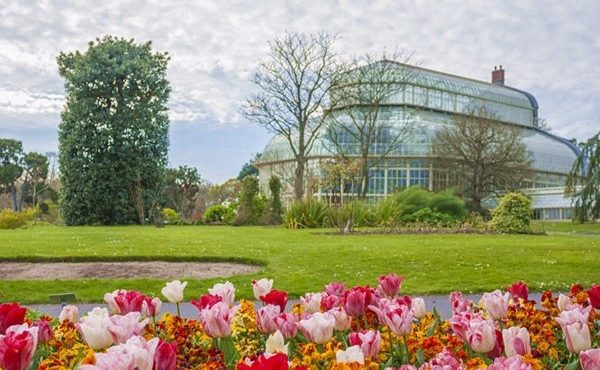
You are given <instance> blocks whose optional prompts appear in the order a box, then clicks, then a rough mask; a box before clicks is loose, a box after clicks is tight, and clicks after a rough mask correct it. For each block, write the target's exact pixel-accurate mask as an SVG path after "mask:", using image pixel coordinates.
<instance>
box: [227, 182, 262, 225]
mask: <svg viewBox="0 0 600 370" xmlns="http://www.w3.org/2000/svg"><path fill="white" fill-rule="evenodd" d="M258 191H259V188H258V179H257V178H256V177H254V176H246V177H244V179H243V180H242V193H241V195H240V204H239V207H238V210H237V214H236V215H235V218H234V220H233V224H234V225H257V224H258V220H259V218H260V215H261V213H262V210H263V209H264V199H260V198H258V197H257V196H258Z"/></svg>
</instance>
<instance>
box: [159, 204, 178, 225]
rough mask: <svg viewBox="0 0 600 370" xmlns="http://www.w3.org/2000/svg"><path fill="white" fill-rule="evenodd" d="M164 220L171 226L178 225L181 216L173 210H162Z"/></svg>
mask: <svg viewBox="0 0 600 370" xmlns="http://www.w3.org/2000/svg"><path fill="white" fill-rule="evenodd" d="M162 215H163V219H164V220H165V221H166V222H167V223H168V224H171V225H176V224H178V223H179V222H180V221H181V215H180V214H179V213H177V211H176V210H174V209H173V208H163V209H162Z"/></svg>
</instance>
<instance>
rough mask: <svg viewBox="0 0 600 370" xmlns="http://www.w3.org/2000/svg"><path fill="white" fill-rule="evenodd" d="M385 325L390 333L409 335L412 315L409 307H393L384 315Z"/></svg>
mask: <svg viewBox="0 0 600 370" xmlns="http://www.w3.org/2000/svg"><path fill="white" fill-rule="evenodd" d="M385 318H386V321H385V323H386V324H387V326H388V327H389V328H390V330H391V331H392V333H394V334H396V335H400V336H405V335H408V334H410V331H411V330H412V321H413V313H412V310H411V309H410V307H408V306H405V305H395V306H392V307H391V308H390V310H389V311H388V312H386V313H385Z"/></svg>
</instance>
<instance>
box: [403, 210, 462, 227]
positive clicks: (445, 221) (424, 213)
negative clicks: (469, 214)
mask: <svg viewBox="0 0 600 370" xmlns="http://www.w3.org/2000/svg"><path fill="white" fill-rule="evenodd" d="M402 222H407V223H422V224H426V225H430V226H448V225H451V224H453V223H454V222H455V219H454V218H453V217H452V216H450V215H448V214H445V213H441V212H435V211H434V210H432V209H431V208H429V207H425V208H421V209H419V210H417V211H415V212H413V213H411V214H410V215H404V216H402Z"/></svg>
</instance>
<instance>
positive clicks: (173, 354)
mask: <svg viewBox="0 0 600 370" xmlns="http://www.w3.org/2000/svg"><path fill="white" fill-rule="evenodd" d="M176 360H177V344H175V343H168V342H163V341H162V340H161V341H160V342H159V344H158V346H157V347H156V351H155V352H154V367H153V368H152V370H173V369H175V368H177V362H176Z"/></svg>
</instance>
